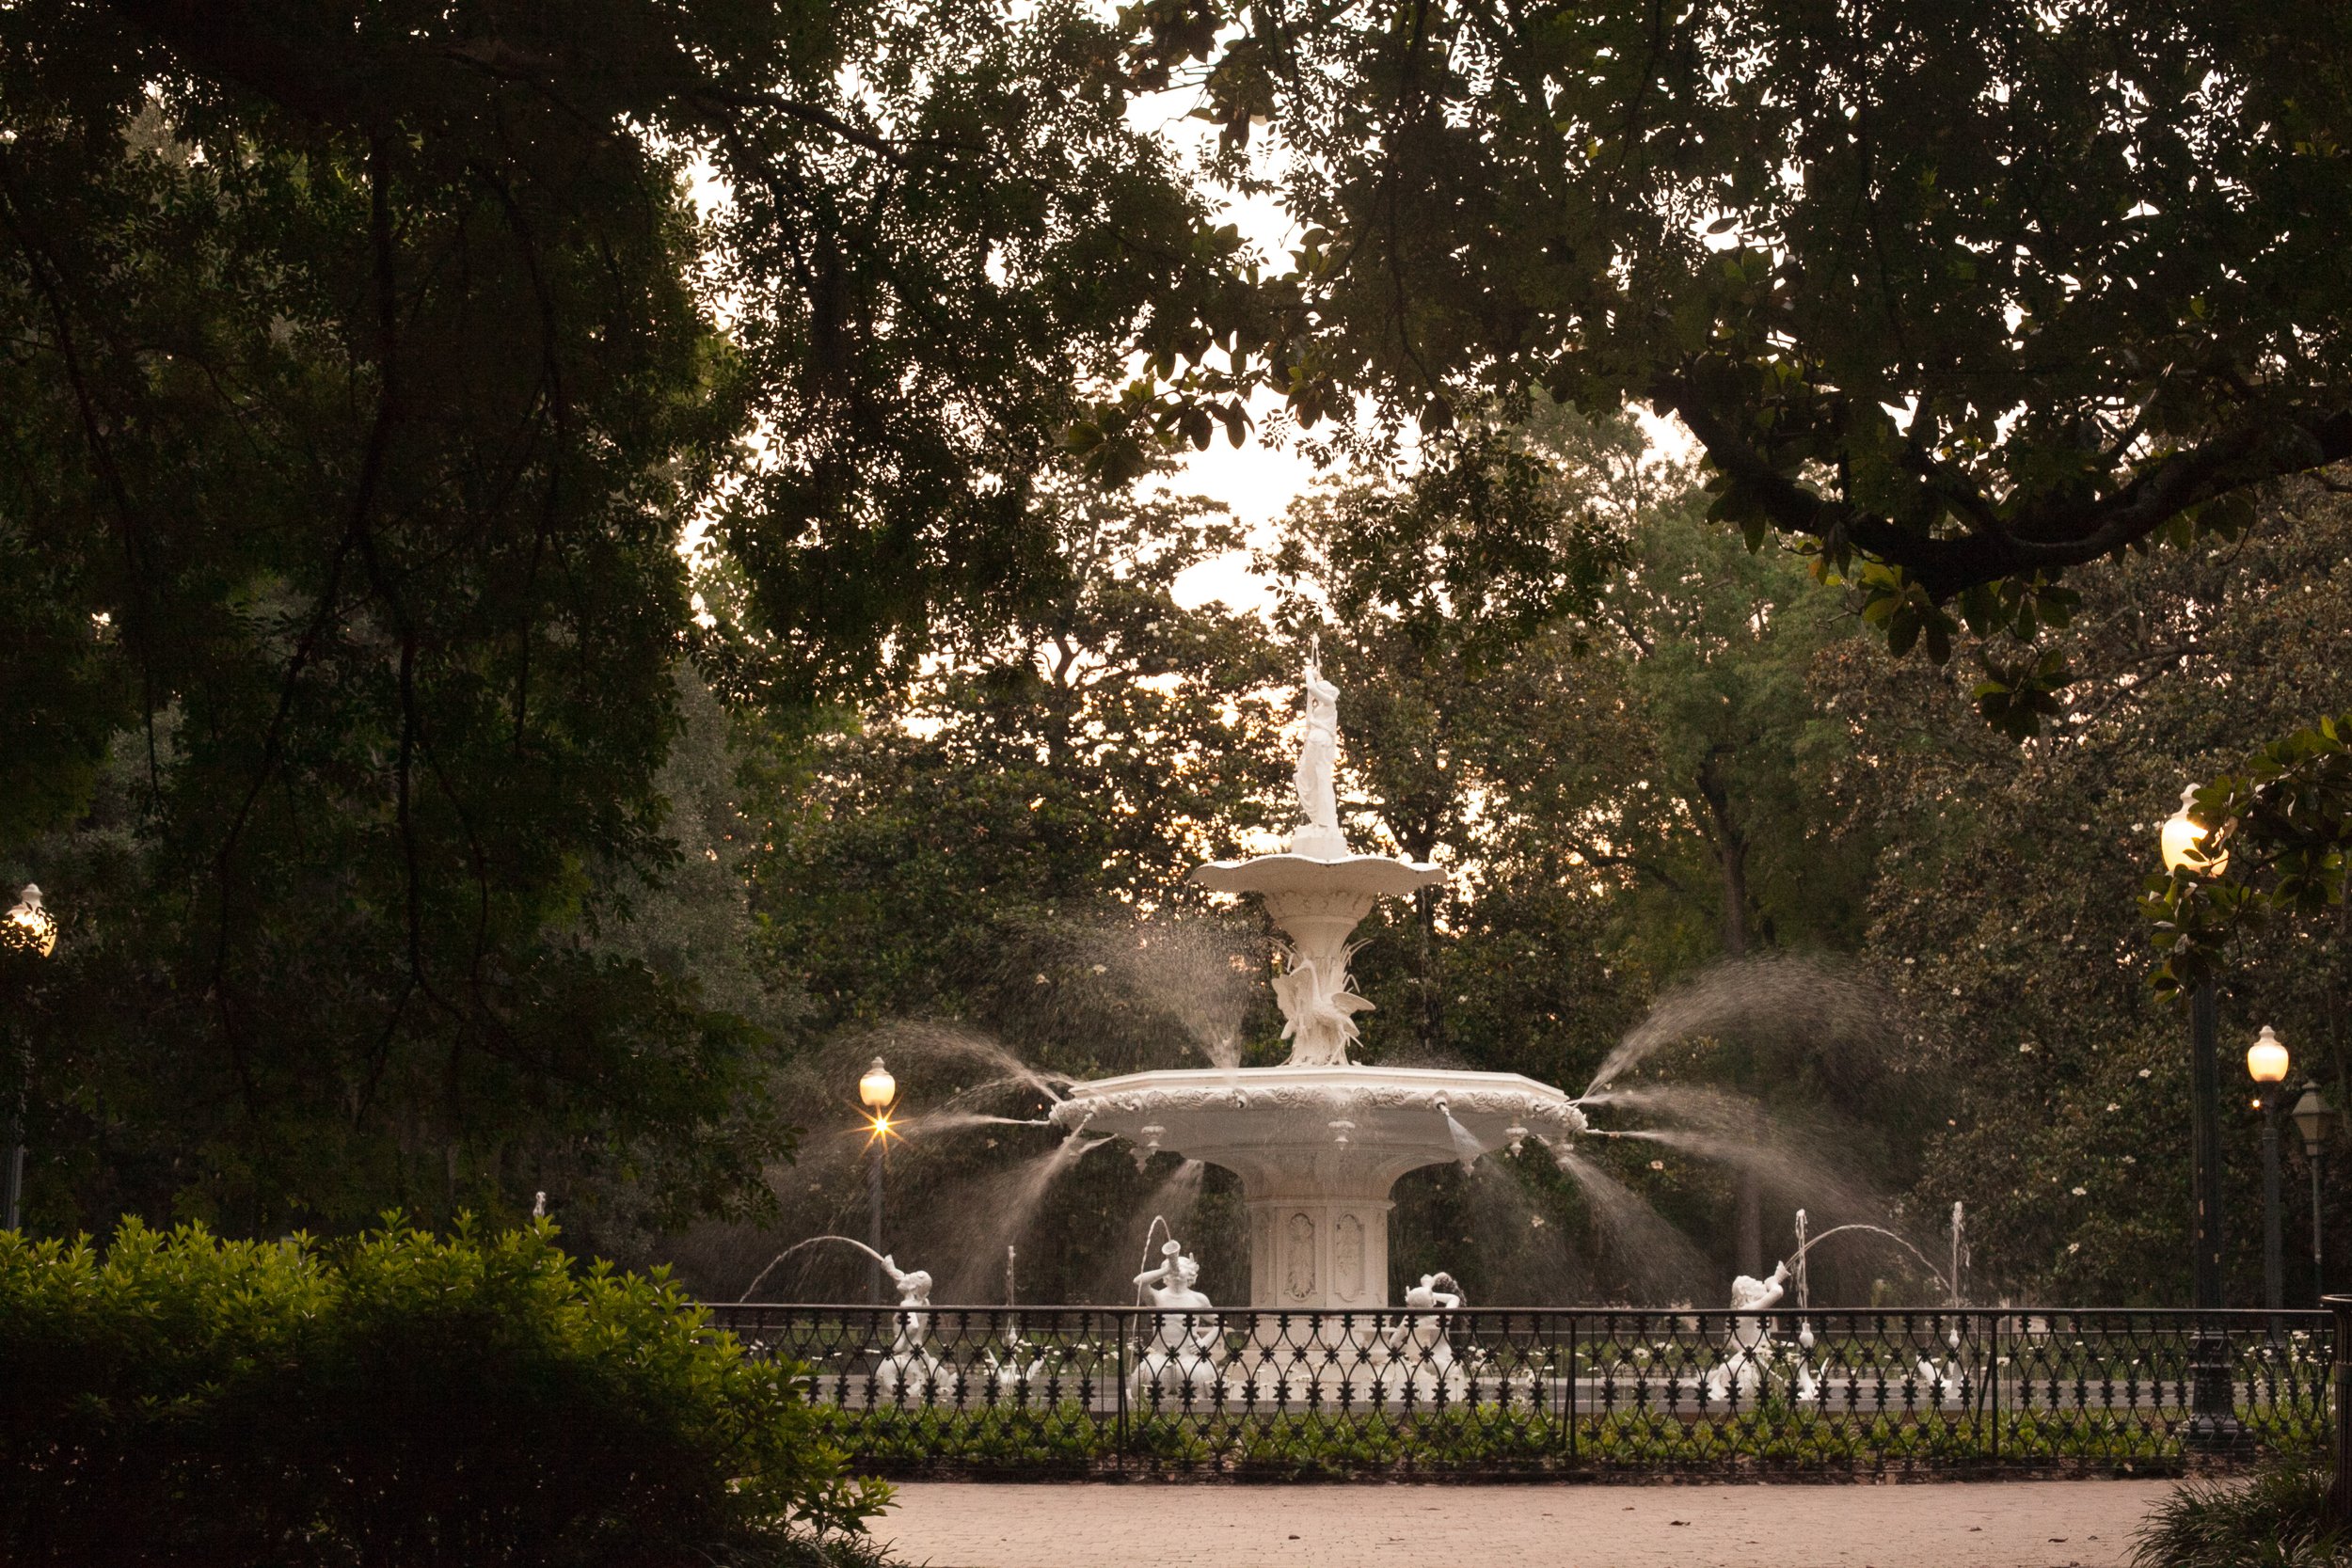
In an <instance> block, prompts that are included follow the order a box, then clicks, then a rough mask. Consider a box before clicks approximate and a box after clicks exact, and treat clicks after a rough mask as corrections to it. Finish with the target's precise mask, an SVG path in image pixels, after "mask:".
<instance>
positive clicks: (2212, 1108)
mask: <svg viewBox="0 0 2352 1568" xmlns="http://www.w3.org/2000/svg"><path fill="white" fill-rule="evenodd" d="M2196 799H2197V786H2196V785H2194V784H2191V785H2190V786H2189V787H2187V788H2186V789H2184V790H2182V791H2181V806H2180V809H2179V810H2178V811H2176V812H2174V813H2173V814H2172V815H2171V816H2170V817H2169V818H2168V819H2167V820H2166V822H2165V824H2164V827H2163V829H2162V830H2161V831H2160V832H2159V833H2158V834H2157V847H2158V848H2159V849H2160V850H2161V851H2162V853H2163V855H2164V868H2165V870H2167V871H2169V872H2171V873H2172V874H2174V875H2175V876H2177V875H2179V874H2180V873H2182V872H2184V871H2185V872H2188V873H2190V874H2191V875H2193V876H2198V877H2218V876H2220V875H2221V873H2222V872H2224V871H2226V870H2228V869H2229V865H2230V857H2229V855H2228V853H2227V852H2226V851H2225V852H2223V853H2219V854H2217V853H2215V852H2214V851H2213V850H2212V849H2211V848H2210V847H2209V846H2208V844H2207V840H2208V839H2209V838H2210V837H2211V836H2212V832H2213V831H2212V830H2211V829H2209V828H2207V827H2206V826H2205V825H2204V824H2203V823H2201V822H2200V821H2198V820H2197V819H2196V818H2194V817H2192V816H2189V814H2188V810H2189V807H2190V806H2191V805H2192V804H2194V803H2195V801H2196ZM2217 1014H2218V1003H2217V999H2216V998H2215V995H2214V989H2213V982H2212V981H2211V980H2200V981H2199V982H2198V983H2197V985H2196V988H2195V989H2194V990H2191V991H2190V992H2189V996H2188V1103H2189V1121H2190V1135H2189V1188H2190V1192H2191V1195H2192V1196H2193V1198H2194V1201H2195V1203H2196V1212H2195V1213H2194V1215H2193V1216H2192V1219H2193V1226H2192V1229H2193V1232H2194V1251H2193V1254H2192V1256H2191V1258H2190V1280H2191V1291H2192V1300H2193V1303H2194V1305H2195V1306H2196V1307H2197V1309H2198V1310H2199V1311H2201V1312H2213V1311H2217V1310H2219V1309H2220V1307H2221V1065H2220V1061H2219V1047H2218V1045H2217V1043H2216V1036H2217V1034H2218V1033H2219V1023H2218V1017H2217ZM2191 1363H2192V1366H2193V1367H2194V1369H2195V1380H2194V1388H2195V1393H2194V1398H2193V1401H2192V1402H2193V1404H2194V1406H2195V1411H2196V1414H2195V1416H2194V1417H2193V1418H2191V1420H2190V1422H2189V1432H2190V1434H2191V1435H2192V1436H2194V1437H2198V1438H2201V1439H2204V1440H2220V1441H2228V1440H2230V1439H2233V1438H2234V1437H2235V1436H2236V1435H2237V1417H2236V1411H2235V1403H2236V1401H2235V1395H2234V1393H2233V1390H2232V1388H2231V1386H2230V1365H2229V1347H2228V1346H2227V1345H2226V1344H2224V1343H2222V1342H2221V1340H2220V1337H2219V1336H2218V1335H2217V1334H2216V1333H2214V1332H2212V1331H2211V1330H2210V1329H2208V1328H2206V1327H2205V1326H2204V1325H2203V1324H2200V1325H2199V1327H2198V1330H2197V1333H2196V1337H2195V1339H2194V1341H2193V1347H2192V1350H2191Z"/></svg>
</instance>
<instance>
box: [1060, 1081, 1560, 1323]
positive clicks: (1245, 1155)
mask: <svg viewBox="0 0 2352 1568" xmlns="http://www.w3.org/2000/svg"><path fill="white" fill-rule="evenodd" d="M1053 1119H1054V1121H1055V1123H1056V1125H1057V1126H1060V1127H1062V1128H1065V1129H1072V1130H1074V1129H1077V1128H1079V1127H1084V1128H1085V1129H1086V1130H1088V1131H1089V1132H1106V1133H1114V1134H1116V1135H1118V1136H1120V1137H1122V1138H1125V1139H1127V1140H1128V1141H1129V1142H1130V1143H1131V1144H1133V1145H1134V1146H1135V1147H1136V1149H1138V1150H1140V1151H1150V1150H1155V1149H1167V1150H1169V1151H1171V1152H1174V1153H1178V1154H1183V1155H1185V1156H1187V1157H1189V1158H1192V1159H1196V1160H1201V1161H1205V1162H1207V1163H1208V1164H1214V1165H1221V1166H1223V1167H1224V1168H1226V1169H1227V1170H1231V1171H1232V1172H1234V1173H1236V1174H1237V1175H1239V1176H1240V1177H1241V1180H1242V1195H1243V1196H1244V1198H1245V1199H1246V1200H1247V1202H1248V1208H1249V1211H1250V1232H1251V1236H1250V1298H1251V1299H1250V1305H1251V1306H1253V1307H1339V1308H1347V1307H1383V1306H1386V1305H1387V1304H1388V1299H1389V1289H1388V1285H1389V1282H1388V1215H1389V1210H1390V1208H1391V1203H1390V1199H1389V1191H1390V1189H1391V1187H1392V1186H1393V1185H1394V1184H1395V1182H1396V1179H1397V1178H1398V1177H1400V1176H1403V1175H1404V1174H1405V1173H1406V1171H1410V1170H1417V1169H1420V1168H1421V1167H1422V1166H1424V1165H1436V1164H1445V1163H1447V1162H1448V1161H1455V1162H1459V1163H1461V1164H1465V1165H1467V1164H1470V1162H1472V1161H1474V1160H1476V1159H1477V1158H1478V1157H1479V1156H1480V1155H1482V1154H1486V1153H1490V1152H1492V1151H1493V1150H1496V1149H1499V1148H1505V1147H1508V1146H1513V1145H1516V1144H1518V1142H1519V1141H1520V1140H1522V1139H1524V1138H1527V1137H1530V1136H1536V1137H1540V1138H1542V1139H1544V1140H1547V1141H1549V1142H1552V1143H1557V1142H1559V1141H1561V1140H1562V1139H1565V1138H1566V1137H1569V1136H1572V1135H1574V1134H1575V1133H1577V1132H1582V1131H1583V1130H1584V1126H1585V1122H1584V1114H1583V1112H1582V1111H1581V1110H1579V1109H1578V1108H1577V1107H1576V1105H1575V1104H1574V1103H1573V1102H1572V1101H1570V1100H1569V1098H1568V1097H1567V1095H1565V1093H1563V1092H1562V1091H1561V1090H1559V1089H1557V1088H1555V1087H1553V1086H1552V1085H1549V1084H1540V1083H1537V1082H1536V1081H1535V1080H1534V1079H1533V1078H1526V1077H1522V1076H1520V1075H1519V1074H1518V1073H1515V1072H1469V1071H1456V1070H1454V1069H1430V1068H1395V1067H1359V1066H1355V1065H1353V1064H1337V1065H1328V1066H1325V1065H1315V1066H1300V1065H1292V1066H1288V1067H1272V1068H1233V1069H1226V1068H1191V1069H1176V1070H1168V1071H1159V1072H1136V1073H1128V1074H1126V1075H1124V1076H1122V1077H1118V1078H1104V1079H1098V1080H1096V1081H1094V1082H1092V1083H1084V1084H1074V1085H1071V1087H1070V1090H1069V1098H1068V1099H1066V1100H1064V1101H1062V1102H1061V1103H1060V1104H1058V1105H1056V1106H1055V1107H1054V1112H1053Z"/></svg>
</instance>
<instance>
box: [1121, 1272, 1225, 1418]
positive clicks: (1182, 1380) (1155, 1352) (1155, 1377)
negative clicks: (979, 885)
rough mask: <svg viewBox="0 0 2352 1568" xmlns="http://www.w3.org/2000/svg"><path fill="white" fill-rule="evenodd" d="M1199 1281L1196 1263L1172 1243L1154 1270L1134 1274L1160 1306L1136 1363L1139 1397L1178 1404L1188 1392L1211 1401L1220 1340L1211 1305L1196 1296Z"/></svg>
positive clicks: (1221, 1337)
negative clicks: (1170, 1400) (1149, 1396)
mask: <svg viewBox="0 0 2352 1568" xmlns="http://www.w3.org/2000/svg"><path fill="white" fill-rule="evenodd" d="M1199 1279H1200V1259H1197V1258H1191V1257H1187V1256H1186V1255H1185V1253H1184V1243H1182V1242H1178V1241H1175V1240H1172V1239H1171V1240H1169V1241H1168V1242H1166V1243H1163V1244H1162V1245H1161V1247H1160V1263H1159V1266H1158V1267H1157V1268H1153V1269H1146V1270H1145V1271H1144V1272H1143V1273H1141V1274H1139V1275H1136V1286H1137V1288H1138V1289H1140V1290H1141V1291H1143V1292H1144V1293H1145V1294H1146V1295H1149V1296H1150V1297H1151V1298H1152V1306H1153V1307H1157V1308H1159V1310H1158V1311H1157V1312H1155V1313H1154V1314H1153V1315H1152V1337H1151V1338H1150V1339H1149V1340H1147V1341H1146V1342H1145V1345H1144V1354H1143V1357H1142V1359H1141V1360H1140V1361H1138V1362H1137V1363H1136V1392H1137V1393H1138V1394H1139V1395H1152V1394H1156V1395H1158V1396H1160V1397H1162V1398H1165V1399H1173V1400H1181V1399H1183V1398H1184V1396H1185V1394H1186V1393H1187V1392H1189V1393H1190V1394H1191V1396H1192V1398H1193V1399H1194V1400H1195V1401H1196V1402H1207V1401H1209V1400H1211V1399H1214V1398H1215V1397H1216V1389H1217V1382H1218V1368H1217V1363H1218V1360H1219V1359H1220V1353H1221V1352H1222V1351H1223V1349H1224V1338H1223V1335H1222V1332H1221V1331H1220V1330H1219V1328H1218V1326H1217V1321H1216V1314H1214V1313H1213V1312H1211V1311H1210V1310H1209V1308H1210V1307H1213V1306H1214V1305H1215V1303H1213V1302H1211V1301H1210V1300H1209V1298H1208V1297H1207V1296H1206V1295H1204V1294H1202V1293H1201V1291H1200V1288H1199V1285H1198V1284H1197V1281H1198V1280H1199Z"/></svg>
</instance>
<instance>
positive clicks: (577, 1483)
mask: <svg viewBox="0 0 2352 1568" xmlns="http://www.w3.org/2000/svg"><path fill="white" fill-rule="evenodd" d="M700 1325H701V1312H700V1310H699V1308H697V1307H695V1306H694V1304H693V1303H691V1301H689V1300H688V1299H687V1298H686V1297H685V1296H684V1294H683V1293H682V1292H681V1291H679V1290H678V1288H677V1287H676V1286H675V1284H673V1283H672V1282H671V1281H670V1280H669V1279H668V1278H667V1277H666V1276H664V1275H659V1274H657V1275H654V1276H652V1277H644V1276H639V1275H625V1274H619V1273H615V1272H613V1271H612V1269H611V1268H610V1267H609V1266H607V1265H605V1264H602V1263H598V1264H595V1265H592V1266H588V1267H584V1268H582V1267H577V1266H575V1265H574V1263H573V1261H572V1260H571V1259H569V1258H567V1257H566V1256H565V1255H564V1252H563V1251H562V1250H561V1249H560V1248H559V1247H558V1246H557V1245H556V1243H555V1231H554V1229H553V1227H550V1226H548V1225H545V1224H544V1223H543V1224H541V1225H540V1226H538V1227H535V1228H532V1229H530V1230H518V1231H509V1232H504V1233H501V1234H499V1235H495V1236H489V1237H478V1236H476V1235H474V1234H472V1233H471V1232H470V1230H469V1229H467V1228H462V1227H461V1229H460V1230H459V1232H458V1233H457V1234H456V1235H454V1236H451V1237H447V1238H437V1237H434V1236H431V1235H427V1234H424V1233H421V1232H420V1231H416V1230H412V1229H409V1228H407V1227H403V1226H400V1225H396V1224H393V1225H388V1227H386V1228H385V1229H383V1230H380V1231H376V1232H373V1233H371V1234H368V1235H365V1236H362V1237H359V1238H358V1239H356V1240H354V1241H350V1242H347V1243H339V1244H332V1245H329V1244H323V1243H317V1242H314V1241H312V1240H310V1239H309V1238H307V1237H300V1236H297V1237H294V1238H292V1239H290V1240H287V1241H283V1242H275V1243H261V1242H232V1241H225V1240H222V1239H221V1238H219V1237H216V1236H214V1235H212V1234H211V1233H210V1232H208V1231H206V1230H205V1229H204V1228H203V1227H199V1226H188V1227H182V1228H180V1229H177V1230H174V1231H171V1232H169V1233H167V1234H166V1233H159V1232H156V1231H153V1230H151V1229H149V1228H147V1227H144V1226H142V1225H140V1224H138V1223H137V1222H136V1221H126V1222H124V1224H123V1225H122V1227H121V1228H120V1229H119V1230H118V1231H117V1232H116V1234H115V1237H114V1240H113V1242H112V1243H111V1244H110V1245H109V1246H108V1247H107V1248H106V1249H105V1252H104V1254H103V1257H102V1256H101V1255H100V1254H99V1253H98V1252H97V1251H95V1250H94V1249H93V1248H92V1247H91V1246H90V1245H89V1244H88V1243H87V1241H82V1242H78V1243H59V1242H40V1243H34V1242H28V1241H27V1240H25V1239H24V1237H22V1236H21V1235H18V1234H16V1233H14V1232H0V1560H7V1561H8V1562H9V1563H11V1564H34V1563H64V1562H72V1563H77V1564H82V1563H95V1562H106V1563H122V1564H141V1563H150V1562H153V1563H164V1562H171V1563H188V1562H203V1563H220V1564H245V1563H254V1564H260V1563H269V1564H273V1565H279V1564H285V1565H305V1568H307V1565H313V1564H315V1565H320V1568H327V1565H335V1568H341V1565H344V1564H350V1565H355V1568H376V1565H382V1568H409V1565H412V1564H413V1565H420V1568H422V1565H434V1564H444V1563H446V1564H453V1565H454V1564H461V1563H462V1564H467V1565H469V1568H487V1565H491V1564H516V1565H522V1564H534V1565H535V1564H546V1565H549V1568H561V1565H566V1564H583V1565H584V1564H591V1563H594V1564H600V1565H601V1564H613V1563H630V1564H638V1563H644V1564H664V1563H673V1562H675V1563H687V1562H692V1563H697V1564H707V1563H709V1562H712V1561H714V1560H716V1561H733V1562H743V1563H750V1562H778V1561H794V1562H799V1561H822V1560H831V1559H832V1558H834V1556H836V1555H838V1556H841V1557H842V1558H843V1559H844V1560H850V1559H862V1558H864V1557H866V1555H868V1554H867V1553H866V1551H864V1550H862V1549H860V1548H859V1547H858V1546H857V1545H856V1544H855V1543H854V1542H851V1543H850V1544H849V1545H848V1546H847V1547H844V1548H841V1549H840V1550H838V1551H836V1549H835V1547H834V1545H831V1544H828V1543H829V1542H834V1543H837V1542H841V1541H843V1540H844V1539H845V1537H847V1536H849V1535H853V1534H854V1532H855V1530H856V1529H857V1528H858V1527H859V1526H860V1524H861V1523H862V1521H863V1520H864V1518H865V1517H866V1516H867V1515H868V1514H870V1513H873V1512H875V1511H876V1510H877V1509H878V1508H879V1507H880V1506H881V1505H882V1502H883V1500H884V1498H885V1497H886V1493H885V1492H884V1490H883V1489H882V1487H881V1486H880V1485H879V1483H875V1482H870V1481H868V1482H859V1481H850V1480H849V1479H848V1478H847V1476H846V1474H845V1472H844V1469H843V1465H842V1460H841V1458H840V1455H839V1454H838V1452H837V1451H836V1450H835V1449H833V1448H832V1447H831V1446H830V1445H828V1444H827V1443H826V1442H825V1440H824V1437H823V1434H822V1433H819V1432H818V1430H817V1427H816V1423H815V1421H814V1420H813V1418H812V1417H811V1413H810V1411H809V1409H808V1407H807V1406H806V1405H805V1404H804V1403H803V1402H802V1401H801V1400H800V1399H799V1398H798V1397H797V1396H796V1395H795V1393H794V1390H793V1387H792V1379H793V1378H795V1377H796V1376H798V1375H799V1370H798V1369H796V1368H792V1367H788V1366H774V1365H763V1364H760V1363H757V1362H754V1361H752V1360H749V1359H747V1358H746V1357H745V1356H744V1355H743V1354H742V1352H741V1350H740V1348H739V1346H737V1345H736V1344H735V1343H734V1341H733V1340H732V1339H731V1338H727V1337H725V1336H723V1335H713V1334H709V1333H707V1332H705V1331H703V1330H702V1328H701V1326H700Z"/></svg>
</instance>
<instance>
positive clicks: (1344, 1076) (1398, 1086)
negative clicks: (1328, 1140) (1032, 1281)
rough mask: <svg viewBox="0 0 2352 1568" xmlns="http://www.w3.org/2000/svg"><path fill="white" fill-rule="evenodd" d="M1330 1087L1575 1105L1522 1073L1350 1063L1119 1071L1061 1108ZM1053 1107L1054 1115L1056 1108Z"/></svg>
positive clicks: (1075, 1090) (1087, 1085)
mask: <svg viewBox="0 0 2352 1568" xmlns="http://www.w3.org/2000/svg"><path fill="white" fill-rule="evenodd" d="M1324 1087H1327V1088H1332V1089H1343V1090H1364V1089H1383V1088H1385V1089H1389V1090H1391V1091H1402V1092H1406V1093H1412V1092H1414V1091H1419V1092H1420V1093H1421V1094H1425V1095H1426V1096H1427V1097H1428V1098H1429V1100H1430V1101H1431V1103H1432V1105H1433V1106H1434V1104H1435V1103H1436V1101H1439V1100H1443V1099H1445V1098H1446V1095H1447V1091H1448V1090H1449V1089H1452V1090H1454V1091H1455V1092H1459V1093H1462V1094H1466V1095H1478V1094H1493V1093H1505V1094H1520V1095H1528V1096H1532V1097H1534V1099H1536V1100H1538V1101H1550V1102H1557V1103H1559V1104H1562V1105H1567V1104H1571V1103H1573V1101H1572V1100H1571V1097H1570V1096H1569V1095H1568V1093H1567V1091H1566V1090H1565V1089H1562V1088H1559V1087H1557V1086H1555V1085H1550V1084H1547V1083H1545V1082H1543V1081H1542V1080H1541V1079H1536V1078H1530V1077H1528V1076H1527V1075H1526V1074H1525V1073H1520V1072H1489V1071H1485V1070H1481V1069H1470V1068H1458V1069H1457V1068H1425V1067H1378V1066H1365V1065H1362V1064H1359V1063H1355V1062H1348V1063H1344V1064H1333V1065H1328V1066H1320V1065H1318V1066H1300V1065H1297V1064H1284V1065H1282V1066H1280V1067H1239V1068H1221V1067H1201V1068H1155V1069H1152V1070H1150V1071H1148V1072H1128V1073H1121V1074H1120V1075H1119V1076H1117V1077H1115V1078H1089V1079H1085V1080H1081V1081H1079V1082H1076V1083H1073V1084H1071V1085H1067V1087H1066V1090H1065V1092H1066V1094H1067V1096H1068V1098H1067V1100H1065V1101H1063V1103H1064V1104H1077V1103H1082V1102H1083V1101H1087V1100H1089V1099H1091V1098H1094V1097H1097V1096H1102V1095H1111V1094H1125V1093H1133V1092H1135V1091H1136V1090H1138V1089H1171V1090H1173V1089H1253V1088H1266V1089H1279V1088H1324ZM1056 1109H1057V1111H1058V1110H1059V1109H1060V1107H1059V1106H1057V1107H1056Z"/></svg>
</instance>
